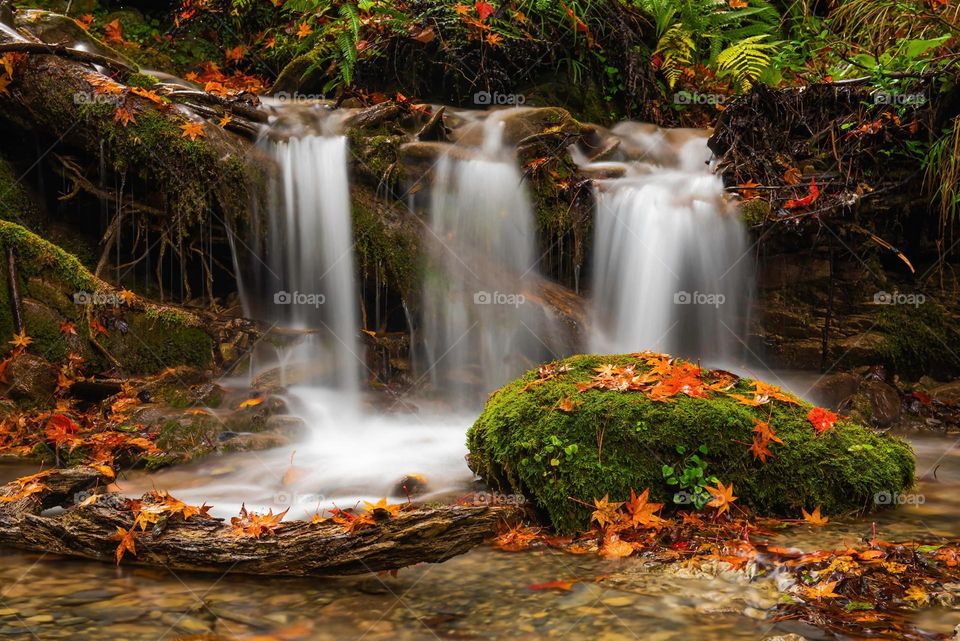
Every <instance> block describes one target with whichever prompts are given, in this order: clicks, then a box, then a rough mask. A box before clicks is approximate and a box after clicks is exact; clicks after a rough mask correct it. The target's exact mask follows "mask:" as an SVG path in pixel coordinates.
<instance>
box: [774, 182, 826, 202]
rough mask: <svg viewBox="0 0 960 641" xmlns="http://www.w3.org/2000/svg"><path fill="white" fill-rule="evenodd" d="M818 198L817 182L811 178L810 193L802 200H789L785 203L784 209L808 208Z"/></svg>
mask: <svg viewBox="0 0 960 641" xmlns="http://www.w3.org/2000/svg"><path fill="white" fill-rule="evenodd" d="M819 197H820V188H819V187H817V182H816V181H815V180H814V179H813V178H811V179H810V191H809V192H808V193H807V195H806V196H804V197H803V198H797V199H796V200H794V199H793V198H791V199H790V200H788V201H787V202H786V203H784V205H783V208H784V209H801V208H803V207H809V206H810V205H812V204H813V201H815V200H816V199H817V198H819Z"/></svg>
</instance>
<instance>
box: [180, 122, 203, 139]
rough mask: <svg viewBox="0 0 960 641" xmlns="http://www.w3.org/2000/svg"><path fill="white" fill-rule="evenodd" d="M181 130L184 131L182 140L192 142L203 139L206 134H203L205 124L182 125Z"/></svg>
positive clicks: (191, 123) (188, 123) (189, 123)
mask: <svg viewBox="0 0 960 641" xmlns="http://www.w3.org/2000/svg"><path fill="white" fill-rule="evenodd" d="M180 129H182V130H183V133H182V134H181V137H182V138H189V139H190V140H196V139H197V138H203V137H204V136H205V135H206V134H205V133H204V132H203V123H199V122H187V123H184V124H182V125H180Z"/></svg>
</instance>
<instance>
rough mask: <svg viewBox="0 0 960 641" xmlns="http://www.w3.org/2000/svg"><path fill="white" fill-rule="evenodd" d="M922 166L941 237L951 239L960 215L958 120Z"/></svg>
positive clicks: (938, 140) (959, 124)
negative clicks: (938, 219)
mask: <svg viewBox="0 0 960 641" xmlns="http://www.w3.org/2000/svg"><path fill="white" fill-rule="evenodd" d="M923 165H924V171H925V181H926V186H927V190H928V192H929V193H930V194H931V196H932V198H933V202H934V204H935V205H936V207H937V212H938V213H939V215H940V235H941V237H947V236H948V235H950V236H952V234H953V226H954V223H955V222H956V220H957V215H958V213H960V118H954V119H953V121H952V122H951V124H950V126H949V127H947V128H946V129H945V130H944V131H943V133H942V135H941V136H940V137H939V138H938V139H937V140H936V141H935V142H934V143H933V144H932V145H931V146H930V150H929V152H928V153H927V156H926V157H925V158H924V162H923Z"/></svg>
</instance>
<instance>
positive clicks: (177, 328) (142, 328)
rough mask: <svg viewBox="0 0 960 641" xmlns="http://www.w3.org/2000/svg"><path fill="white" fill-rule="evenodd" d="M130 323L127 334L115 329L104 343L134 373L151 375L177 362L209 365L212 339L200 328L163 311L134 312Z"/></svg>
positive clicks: (193, 365)
mask: <svg viewBox="0 0 960 641" xmlns="http://www.w3.org/2000/svg"><path fill="white" fill-rule="evenodd" d="M128 325H129V327H128V330H127V332H126V333H123V332H120V331H112V332H110V334H109V335H108V336H106V337H104V338H103V339H102V342H103V343H104V346H105V347H106V348H107V349H108V350H109V351H110V352H111V353H112V354H113V355H114V356H115V357H116V358H117V360H119V361H120V362H121V363H122V364H123V366H124V368H126V369H128V370H129V371H131V372H138V373H145V374H152V373H156V372H159V371H162V370H163V369H166V368H168V367H175V366H177V365H190V366H192V367H197V368H204V367H207V366H208V365H209V364H210V361H211V359H212V356H213V340H212V339H211V338H210V336H209V335H208V334H207V333H206V332H204V331H203V329H201V328H199V327H189V326H187V325H184V323H183V322H182V321H181V320H176V319H174V320H168V319H165V318H164V317H163V315H162V314H161V315H156V314H134V315H132V317H131V318H130V320H129V323H128Z"/></svg>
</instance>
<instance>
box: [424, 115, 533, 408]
mask: <svg viewBox="0 0 960 641" xmlns="http://www.w3.org/2000/svg"><path fill="white" fill-rule="evenodd" d="M483 127H484V136H483V144H482V146H481V147H480V148H478V149H471V150H468V152H467V153H464V149H463V147H457V152H458V153H457V155H456V156H454V155H452V153H450V154H446V155H443V156H442V157H441V158H440V159H439V161H438V163H437V165H436V167H435V169H434V176H433V184H432V188H431V195H430V207H429V209H430V214H429V216H430V232H431V233H430V238H429V239H428V240H429V243H428V245H429V246H428V255H429V256H428V266H427V269H426V273H425V276H424V283H423V327H422V334H423V340H424V344H425V348H426V357H427V361H428V366H429V370H428V371H429V373H430V376H431V377H432V380H433V382H434V385H435V386H436V387H437V388H440V389H444V390H447V391H453V392H454V393H455V395H457V396H458V398H459V401H460V402H461V403H462V404H466V405H468V406H469V405H474V404H476V402H482V401H483V399H484V398H485V396H486V394H487V393H489V392H491V391H493V390H494V389H496V388H497V387H499V386H500V385H503V384H504V383H506V382H508V381H509V380H510V379H511V378H513V377H515V376H517V375H518V374H520V373H521V372H523V371H524V370H525V369H527V368H529V367H531V366H533V365H534V364H536V363H537V362H540V361H542V360H544V359H549V358H550V357H551V354H550V350H549V348H548V345H549V344H550V341H551V338H550V336H551V327H550V321H549V319H547V318H546V317H545V315H544V311H543V310H542V309H539V308H536V307H535V306H534V305H533V304H531V301H530V294H531V291H532V290H534V289H535V288H536V280H537V278H536V275H537V272H536V263H537V257H536V231H535V229H534V217H533V210H532V208H531V206H530V198H529V196H528V194H527V191H526V189H525V188H524V186H523V184H522V181H521V176H520V172H519V171H518V169H517V166H516V160H515V158H514V155H513V153H512V150H510V149H507V148H505V146H504V145H503V143H502V132H503V124H502V122H501V119H500V118H499V117H498V115H497V114H492V115H490V116H489V117H488V118H487V120H486V121H485V122H484V125H483ZM451 151H452V150H451Z"/></svg>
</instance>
